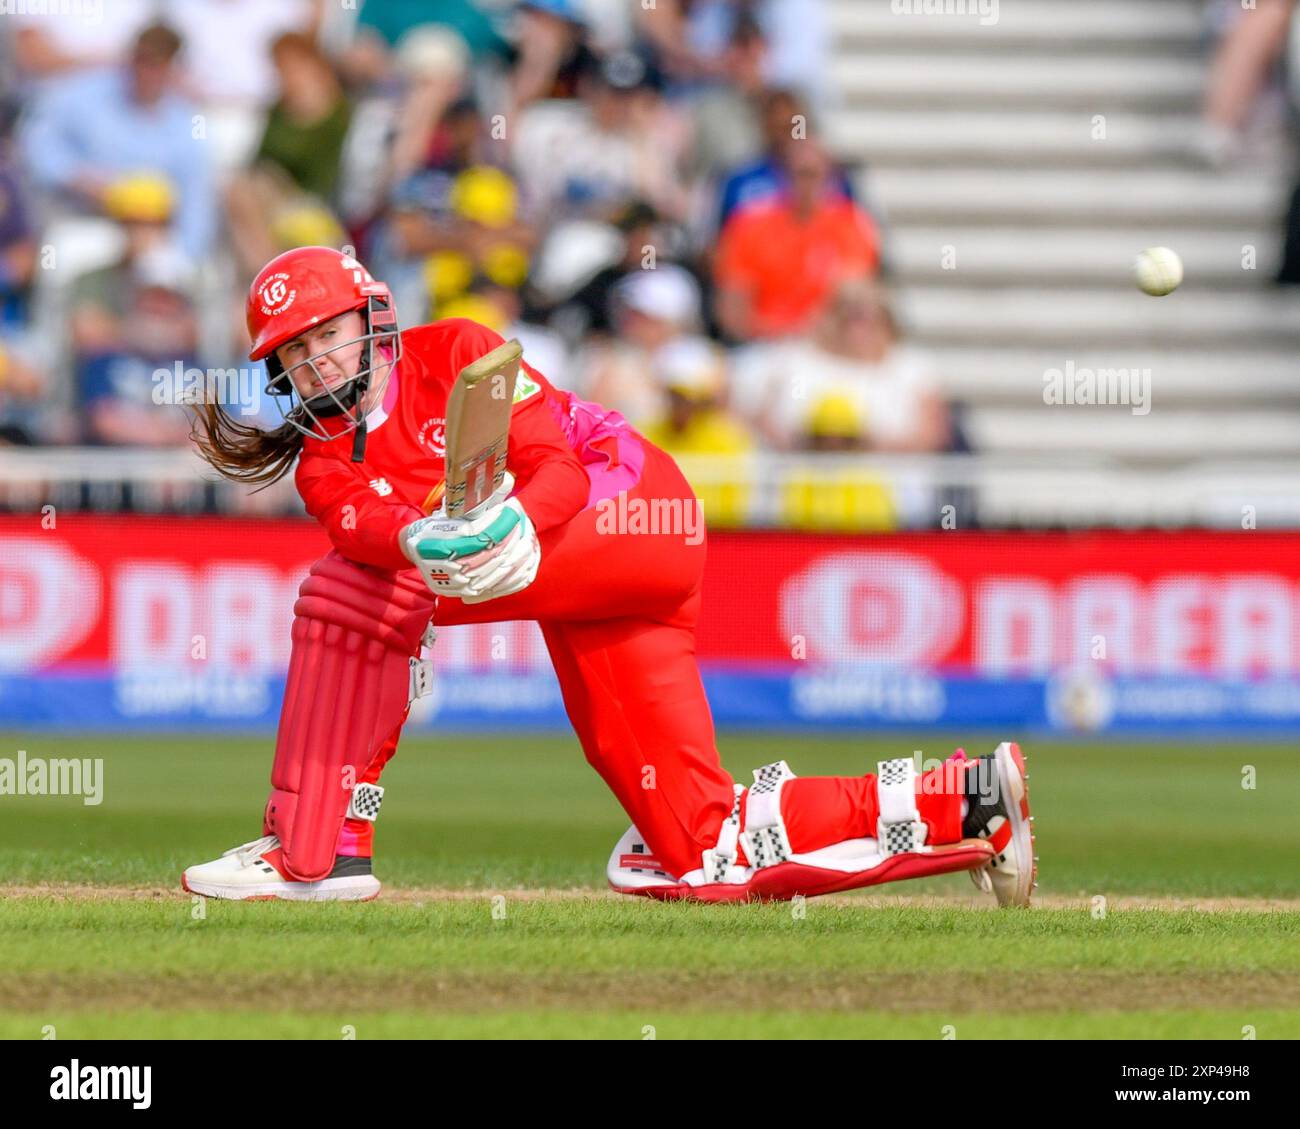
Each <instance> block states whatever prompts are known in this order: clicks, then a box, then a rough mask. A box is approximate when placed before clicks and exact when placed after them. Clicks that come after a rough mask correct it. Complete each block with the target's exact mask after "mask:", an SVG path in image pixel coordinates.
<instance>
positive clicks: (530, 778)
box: [0, 735, 1300, 1039]
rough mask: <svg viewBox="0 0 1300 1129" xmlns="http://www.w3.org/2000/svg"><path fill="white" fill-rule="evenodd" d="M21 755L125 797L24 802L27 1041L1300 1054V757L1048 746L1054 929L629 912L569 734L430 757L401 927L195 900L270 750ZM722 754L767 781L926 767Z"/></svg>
mask: <svg viewBox="0 0 1300 1129" xmlns="http://www.w3.org/2000/svg"><path fill="white" fill-rule="evenodd" d="M0 741H3V744H2V745H0V757H12V756H14V755H15V752H16V750H17V749H19V748H23V749H26V751H27V753H28V755H29V757H37V756H41V757H69V756H78V757H102V758H103V760H104V773H105V782H104V800H103V803H102V804H100V805H99V806H94V807H88V806H85V805H84V804H82V803H81V801H80V799H79V798H75V797H67V798H65V797H59V798H51V797H34V796H3V797H0V817H2V818H0V899H3V901H2V903H0V1036H4V1037H11V1038H40V1037H42V1033H43V1031H44V1030H45V1029H46V1028H48V1027H51V1026H52V1027H53V1028H54V1029H55V1031H56V1032H57V1034H58V1037H60V1038H76V1037H132V1036H166V1037H173V1036H174V1037H188V1036H215V1037H236V1038H239V1037H250V1036H251V1037H265V1036H273V1037H307V1038H326V1039H337V1038H342V1037H345V1036H347V1035H350V1034H355V1037H357V1038H381V1037H386V1036H430V1037H468V1036H476V1035H483V1036H507V1037H538V1036H540V1037H552V1036H553V1037H567V1036H594V1037H610V1038H625V1039H643V1038H649V1037H656V1038H674V1037H710V1038H716V1037H728V1036H735V1037H752V1038H764V1037H772V1036H809V1037H824V1036H831V1037H836V1036H859V1037H885V1038H898V1037H914V1038H934V1039H939V1038H943V1037H945V1036H948V1037H952V1036H955V1037H957V1038H986V1037H996V1036H1004V1035H1025V1036H1030V1037H1089V1038H1091V1037H1096V1038H1115V1037H1127V1038H1133V1037H1137V1038H1177V1037H1210V1038H1225V1039H1240V1038H1242V1034H1243V1029H1244V1028H1250V1029H1253V1031H1254V1033H1255V1034H1256V1035H1257V1037H1259V1038H1282V1037H1288V1038H1300V867H1297V865H1296V860H1297V858H1300V821H1298V820H1297V819H1296V816H1295V813H1296V812H1297V811H1300V773H1298V772H1297V771H1296V750H1295V749H1293V748H1287V747H1284V746H1281V745H1246V746H1241V747H1238V748H1232V747H1226V746H1223V745H1209V744H1197V745H1191V746H1188V747H1181V748H1180V747H1173V746H1168V745H1158V744H1136V745H1135V744H1129V745H1122V746H1121V745H1114V744H1107V743H1094V744H1086V745H1067V744H1061V743H1053V744H1051V745H1042V746H1035V745H1033V744H1027V745H1026V752H1027V753H1028V754H1029V756H1030V772H1031V775H1032V780H1031V785H1032V788H1033V799H1034V809H1035V813H1036V815H1037V817H1038V818H1037V828H1038V834H1039V852H1040V855H1041V858H1042V872H1041V888H1040V894H1042V895H1043V905H1042V907H1041V908H1035V909H1034V910H1031V911H1028V912H995V911H992V910H989V909H986V908H983V902H982V901H981V900H979V899H978V898H977V897H976V896H975V895H974V891H973V887H971V886H970V883H969V881H968V879H967V878H966V877H965V876H964V875H956V876H949V877H946V878H940V879H932V880H929V881H926V882H921V883H915V882H914V883H900V884H896V885H893V886H889V887H883V888H878V889H876V890H873V891H867V892H864V893H863V894H859V895H849V896H841V897H836V898H833V899H821V900H812V901H809V902H807V903H806V904H805V905H804V906H802V907H799V906H793V907H792V906H791V905H788V904H787V905H771V906H720V907H707V906H698V905H660V904H658V903H651V902H648V901H643V900H640V899H619V898H615V897H613V896H610V895H608V894H606V893H605V892H604V879H603V871H604V863H605V860H606V857H607V856H608V853H609V850H610V848H611V847H612V845H613V842H614V840H615V839H616V838H617V836H618V834H619V833H620V832H621V831H622V830H623V829H624V828H625V827H626V818H625V817H624V816H623V815H622V813H621V811H620V810H619V808H618V806H617V804H616V803H615V802H614V800H613V799H612V797H610V796H609V795H608V793H607V792H606V791H605V789H604V786H603V785H602V784H601V782H600V781H599V779H598V778H597V777H596V776H595V774H594V773H593V772H591V770H590V769H589V768H588V767H587V766H586V764H585V763H584V761H583V759H582V756H581V754H580V752H579V751H578V749H577V747H576V744H575V742H574V741H573V740H572V739H571V738H568V737H554V738H551V737H547V738H541V737H520V736H510V737H504V736H503V737H498V738H482V737H475V738H468V737H446V738H442V739H439V740H437V741H434V740H429V739H425V738H421V739H418V740H417V739H412V740H410V741H408V742H407V743H406V744H405V745H404V747H403V749H402V752H401V754H400V755H399V756H398V758H397V759H396V760H395V761H394V762H393V764H392V765H391V766H390V768H389V770H388V772H387V773H386V774H385V778H384V783H385V785H386V786H387V787H388V789H389V791H388V793H387V795H386V798H385V803H384V812H383V816H382V818H381V820H380V823H379V825H378V838H377V857H376V863H377V865H376V872H377V873H378V874H379V876H380V877H381V878H382V879H383V880H384V882H385V884H386V888H385V895H384V896H382V897H381V899H380V900H379V901H377V902H374V903H370V904H367V905H291V904H281V903H252V904H244V905H240V904H230V903H221V902H216V901H207V902H206V903H202V904H199V903H197V901H196V900H194V899H191V898H190V897H189V896H187V895H184V894H182V893H180V892H179V890H178V888H177V885H176V880H177V877H178V875H179V872H180V870H181V869H182V868H183V867H184V866H185V865H187V864H189V863H192V862H196V861H203V860H206V859H209V858H212V857H214V856H215V855H216V854H218V853H220V851H222V850H225V849H226V848H228V847H231V846H234V845H235V844H237V843H240V842H244V841H245V840H248V839H251V838H254V837H255V836H256V835H257V834H258V832H259V819H260V810H261V805H262V802H263V800H264V798H265V790H266V779H267V774H268V769H269V757H270V746H269V743H268V742H267V741H265V740H258V739H252V738H212V739H205V740H199V739H195V738H193V737H191V736H184V737H130V738H120V737H114V738H84V737H71V736H69V737H40V738H35V737H30V736H29V737H17V736H14V735H8V736H5V737H3V738H0ZM722 744H723V755H724V759H725V760H726V762H727V764H728V767H730V768H731V770H732V771H733V772H734V773H736V774H737V776H738V777H744V778H747V777H748V770H749V769H751V768H753V767H756V766H758V765H760V764H764V763H766V762H768V761H771V760H775V759H777V758H779V757H785V758H786V759H788V760H789V761H790V763H791V765H792V767H793V768H794V770H795V771H796V772H798V773H800V774H801V775H816V774H824V773H846V774H847V773H860V772H863V771H867V770H870V769H871V768H872V766H873V765H874V763H875V761H876V760H877V759H879V758H880V757H881V756H883V755H885V754H889V755H897V754H898V753H899V752H900V751H902V752H906V751H908V747H909V744H912V745H913V747H915V743H907V742H904V743H899V742H896V741H886V740H879V739H872V740H863V739H849V738H842V739H841V738H808V737H793V736H792V737H788V738H785V737H774V736H763V737H749V736H739V735H727V736H724V737H723V739H722ZM988 744H989V743H988V742H971V743H969V744H968V746H967V747H968V750H969V751H971V752H976V751H983V749H984V748H985V746H986V745H988ZM920 747H921V748H922V751H923V752H924V753H925V755H926V756H942V755H944V754H945V753H946V752H947V751H949V750H948V747H947V746H946V745H939V744H934V745H926V744H925V743H924V742H922V743H921V746H920ZM1246 766H1252V767H1253V773H1254V778H1255V784H1256V786H1255V787H1254V788H1253V789H1243V787H1242V776H1243V769H1244V768H1245V767H1246ZM918 895H922V896H920V897H918ZM1097 898H1105V899H1106V902H1105V913H1104V915H1103V914H1102V913H1101V912H1100V909H1099V908H1098V907H1099V906H1100V905H1101V903H1099V902H1096V901H1094V899H1097Z"/></svg>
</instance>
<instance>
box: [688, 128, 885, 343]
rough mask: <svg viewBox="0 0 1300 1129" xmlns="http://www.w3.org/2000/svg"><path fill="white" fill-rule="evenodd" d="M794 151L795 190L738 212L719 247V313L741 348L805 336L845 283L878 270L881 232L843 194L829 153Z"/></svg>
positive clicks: (801, 146) (793, 145)
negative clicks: (745, 344) (836, 289)
mask: <svg viewBox="0 0 1300 1129" xmlns="http://www.w3.org/2000/svg"><path fill="white" fill-rule="evenodd" d="M788 145H789V149H788V153H789V156H788V158H787V167H788V169H789V186H788V188H787V189H786V190H785V191H783V192H782V193H781V194H780V195H778V196H777V197H776V198H774V199H772V200H770V201H766V202H762V203H757V204H753V205H750V206H748V207H745V208H742V209H741V210H740V211H738V212H736V213H735V214H734V215H733V216H732V217H731V219H730V220H728V221H727V225H726V226H725V227H724V228H723V230H722V235H721V238H720V240H719V245H718V253H717V259H716V262H715V264H714V281H715V283H716V286H717V297H716V309H715V312H716V316H717V319H718V323H719V325H720V326H721V328H722V329H723V331H724V332H725V333H726V334H727V335H728V336H730V337H731V338H732V339H733V340H735V341H757V340H770V339H774V338H780V337H785V336H791V335H794V334H798V333H801V332H803V331H805V330H806V329H808V327H809V326H810V324H811V322H812V320H813V318H814V317H815V316H816V315H817V313H818V312H819V311H820V310H821V309H822V308H823V306H824V304H825V301H826V299H827V297H828V296H829V295H830V293H831V292H832V291H833V289H834V287H835V286H836V284H837V283H838V282H840V281H841V280H843V279H845V278H851V277H859V278H860V277H863V276H864V275H865V276H870V275H874V274H875V273H876V271H877V269H878V267H879V262H880V253H879V237H878V235H877V231H876V225H875V223H874V222H873V221H872V219H871V217H870V216H869V215H867V213H866V212H864V211H863V210H862V209H861V208H859V207H858V206H857V205H856V204H854V203H853V202H852V201H851V200H846V199H845V198H844V196H843V194H842V193H841V192H840V191H839V189H838V187H837V186H836V183H835V178H834V170H833V167H832V165H831V161H830V158H829V157H828V156H827V154H826V152H825V150H824V149H823V148H822V146H821V145H820V144H819V143H818V142H816V141H813V140H805V141H790V142H789V143H788Z"/></svg>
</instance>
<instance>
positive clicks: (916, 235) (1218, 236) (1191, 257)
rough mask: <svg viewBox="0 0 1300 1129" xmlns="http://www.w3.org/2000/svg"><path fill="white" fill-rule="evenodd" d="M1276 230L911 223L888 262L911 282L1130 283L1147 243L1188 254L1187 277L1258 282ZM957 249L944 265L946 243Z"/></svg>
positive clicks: (1272, 253)
mask: <svg viewBox="0 0 1300 1129" xmlns="http://www.w3.org/2000/svg"><path fill="white" fill-rule="evenodd" d="M1279 242H1280V241H1279V239H1278V235H1277V231H1276V230H1272V231H1270V230H1267V229H1264V228H1260V227H1257V226H1255V227H1249V228H1247V227H1239V228H1236V229H1235V230H1234V229H1229V230H1219V231H1187V230H1180V229H1178V228H1176V227H1170V226H1168V225H1162V226H1160V227H1157V226H1155V225H1151V226H1148V227H1138V228H1112V227H1107V228H1105V229H1103V230H1101V231H1089V230H1073V231H1054V230H1034V229H1031V230H1025V229H1022V228H1018V227H980V228H970V227H966V226H963V225H959V224H952V225H947V226H944V227H922V226H914V225H908V226H903V227H900V228H899V229H898V230H897V231H895V232H892V233H890V234H889V236H888V241H887V243H886V248H887V252H888V258H889V263H890V266H891V268H892V269H893V270H896V271H898V272H900V273H901V274H902V275H904V276H905V277H906V278H908V279H909V280H910V281H911V282H912V283H917V284H920V283H925V284H934V285H945V284H951V283H952V282H953V281H954V280H956V279H962V280H966V281H969V282H971V283H976V282H979V283H999V284H1007V285H1019V286H1026V285H1030V284H1038V285H1042V286H1074V287H1077V286H1093V285H1110V286H1114V287H1116V288H1120V289H1123V290H1126V291H1128V290H1132V289H1133V287H1134V282H1133V271H1132V268H1133V261H1134V259H1135V258H1136V257H1137V255H1138V253H1139V252H1140V251H1142V250H1143V249H1144V248H1146V247H1152V246H1156V247H1172V248H1174V250H1176V251H1177V252H1178V254H1179V256H1180V257H1181V258H1182V260H1183V266H1184V268H1185V270H1186V278H1187V279H1188V280H1189V281H1190V282H1193V283H1195V285H1197V286H1201V287H1206V286H1212V287H1214V288H1215V289H1216V290H1226V289H1233V288H1245V287H1249V288H1251V289H1258V287H1259V286H1260V284H1261V282H1265V281H1267V280H1269V279H1271V278H1272V277H1273V276H1274V275H1275V274H1276V273H1277V267H1278V263H1279V261H1280V255H1281V247H1280V246H1279ZM1246 246H1250V247H1253V248H1254V253H1255V258H1256V267H1255V269H1253V270H1245V269H1243V267H1242V261H1243V248H1244V247H1246ZM946 247H951V248H952V249H953V256H954V257H953V259H952V260H951V262H952V263H954V264H955V265H952V266H950V267H948V268H945V265H944V261H945V260H944V256H945V251H944V248H946Z"/></svg>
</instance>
